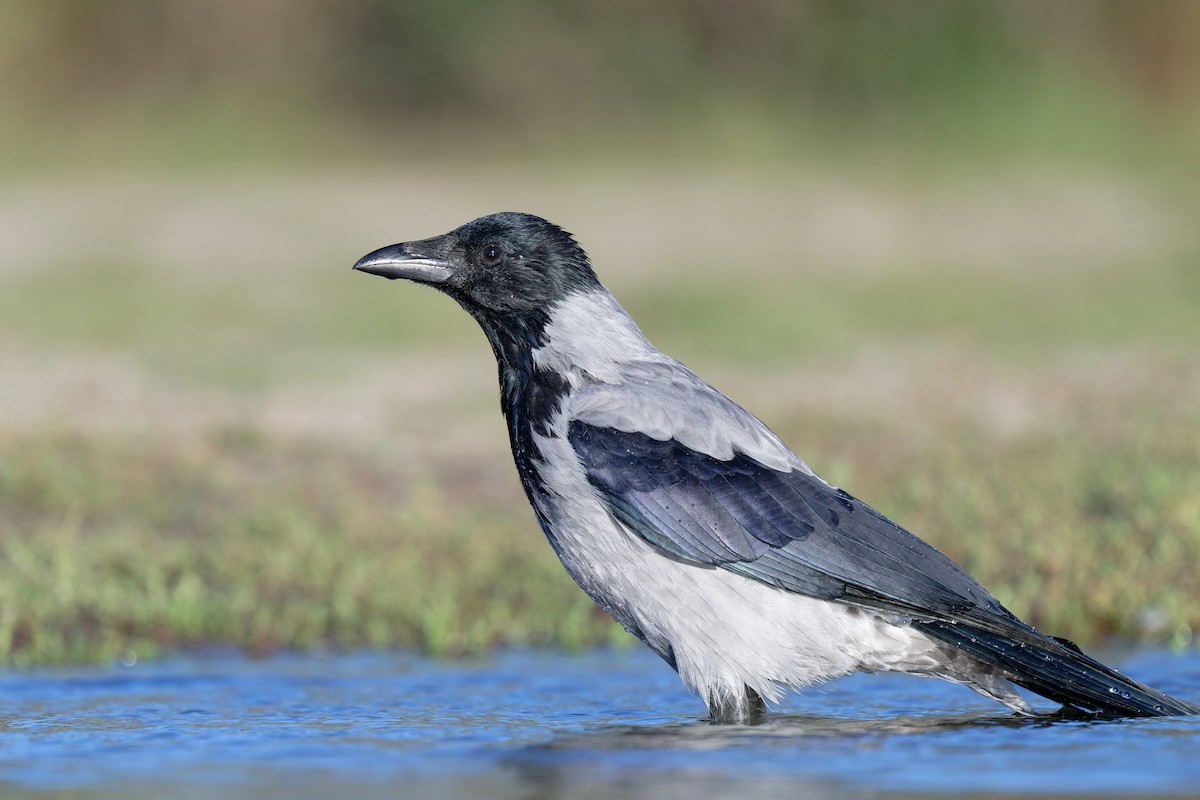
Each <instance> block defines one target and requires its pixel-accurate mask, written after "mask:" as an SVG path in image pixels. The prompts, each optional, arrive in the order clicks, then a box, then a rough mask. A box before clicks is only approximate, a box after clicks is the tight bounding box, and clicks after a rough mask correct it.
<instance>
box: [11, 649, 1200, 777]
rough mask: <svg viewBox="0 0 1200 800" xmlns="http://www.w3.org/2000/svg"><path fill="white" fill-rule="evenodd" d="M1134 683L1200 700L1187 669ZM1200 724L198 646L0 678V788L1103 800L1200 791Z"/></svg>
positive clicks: (1143, 663) (862, 681)
mask: <svg viewBox="0 0 1200 800" xmlns="http://www.w3.org/2000/svg"><path fill="white" fill-rule="evenodd" d="M1125 663H1126V664H1128V665H1129V669H1130V671H1131V672H1136V673H1137V674H1138V675H1139V676H1144V677H1145V679H1147V680H1149V681H1151V682H1152V683H1156V684H1161V685H1162V686H1164V688H1167V689H1170V690H1172V691H1173V692H1176V693H1178V694H1179V695H1181V696H1184V697H1200V656H1198V655H1197V654H1196V653H1185V654H1177V655H1171V654H1164V653H1147V654H1143V655H1141V656H1140V657H1139V659H1138V661H1137V663H1136V664H1132V663H1131V662H1130V661H1129V660H1128V659H1126V660H1125ZM1198 741H1200V720H1196V719H1151V720H1129V721H1119V722H1117V721H1111V720H1097V719H1079V718H1070V717H1065V716H1054V715H1050V716H1045V717H1037V718H1024V717H1016V716H1013V715H1010V714H1008V713H1007V712H1003V710H1002V709H1000V707H999V706H995V705H994V704H992V703H989V702H988V701H986V700H984V699H982V698H978V697H976V696H975V695H974V694H973V693H971V692H969V691H967V690H965V689H962V688H961V687H956V686H953V685H950V684H946V683H943V682H940V681H921V680H918V679H914V678H903V677H899V676H893V677H891V678H889V677H886V676H862V677H861V678H852V679H848V680H844V681H839V682H837V683H834V684H830V685H828V686H824V687H820V688H816V689H813V690H810V691H808V692H806V693H805V694H804V696H803V697H800V698H797V699H795V700H794V701H792V702H791V703H790V704H789V705H788V706H786V707H785V708H784V709H783V710H782V711H780V712H779V713H775V714H772V715H769V716H768V717H766V718H765V719H764V720H762V721H761V723H760V724H756V725H746V726H718V725H711V724H709V723H708V722H707V721H706V720H705V719H704V717H703V707H702V706H701V705H700V704H699V702H698V701H697V700H696V699H695V698H694V697H691V696H689V695H687V694H686V693H685V692H684V691H683V690H682V688H681V686H680V684H679V681H678V678H677V677H676V676H675V675H674V674H673V673H672V672H671V671H670V670H669V669H667V668H666V667H665V666H664V665H663V664H662V663H661V662H660V661H658V660H657V659H656V658H654V657H653V656H651V655H649V654H648V653H645V652H644V651H640V650H634V651H630V652H616V653H613V652H600V653H590V654H586V655H581V656H564V655H558V654H551V653H529V652H518V653H506V654H501V655H500V656H498V657H497V658H494V659H489V660H483V661H470V662H434V661H428V660H426V659H421V658H417V657H414V656H411V655H408V654H403V653H373V654H372V653H360V654H349V655H338V656H325V657H321V656H312V655H282V656H276V657H273V658H269V659H265V660H261V661H251V660H247V659H244V658H242V657H241V656H240V655H239V654H236V653H215V654H214V653H207V654H202V655H199V656H196V657H190V658H181V659H176V660H172V661H165V662H159V663H146V662H139V663H138V664H137V665H135V666H132V667H122V666H120V665H112V666H110V667H104V668H80V669H65V670H64V669H59V670H37V671H28V672H16V671H9V672H0V796H3V797H23V796H30V797H32V796H36V797H43V798H44V797H59V796H61V797H75V796H79V794H78V793H84V794H86V795H87V796H88V797H107V796H109V795H110V794H111V795H112V796H114V797H115V796H117V795H121V796H122V797H134V798H137V797H143V796H144V797H152V796H153V797H160V796H170V797H192V796H197V797H201V796H204V797H207V796H211V795H212V794H214V793H220V794H221V795H223V796H226V797H229V798H232V797H251V798H256V800H258V799H260V798H274V797H331V796H354V797H375V796H380V797H382V796H438V797H496V798H502V799H503V798H509V797H512V798H517V797H565V798H593V797H655V798H662V797H666V798H671V797H680V798H686V799H687V800H705V798H722V797H746V796H749V795H750V794H758V795H763V796H772V795H783V796H811V797H827V796H839V797H844V796H855V795H859V794H865V795H870V796H879V795H880V794H887V793H896V792H899V793H903V795H904V796H923V795H925V794H931V793H932V794H939V795H942V796H944V795H946V794H951V795H954V794H963V793H980V792H986V793H989V794H990V795H994V796H1027V795H1030V793H1036V792H1059V791H1070V792H1074V793H1079V792H1082V793H1084V794H1088V793H1098V792H1102V793H1104V794H1106V795H1108V796H1122V795H1127V796H1131V797H1132V796H1144V795H1146V794H1153V793H1162V792H1175V793H1181V792H1191V791H1193V790H1194V788H1195V786H1197V785H1200V766H1197V758H1196V752H1197V742H1198Z"/></svg>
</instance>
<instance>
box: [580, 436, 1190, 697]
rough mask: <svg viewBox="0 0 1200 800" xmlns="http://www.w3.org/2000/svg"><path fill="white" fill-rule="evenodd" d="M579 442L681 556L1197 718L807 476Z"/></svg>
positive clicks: (595, 467) (639, 523)
mask: <svg viewBox="0 0 1200 800" xmlns="http://www.w3.org/2000/svg"><path fill="white" fill-rule="evenodd" d="M568 438H569V441H570V443H571V445H572V447H573V448H574V450H575V452H576V454H577V455H578V456H579V460H580V462H581V464H582V465H583V468H584V470H585V472H586V474H587V479H588V481H589V482H590V483H591V485H592V486H593V487H595V488H596V490H598V491H599V493H600V495H601V496H602V497H603V498H604V500H605V501H606V502H607V504H608V506H609V508H610V509H611V511H612V513H613V515H614V516H615V517H616V518H617V519H618V520H620V521H621V522H622V523H624V524H625V525H626V526H628V527H629V528H630V529H631V530H633V531H634V532H636V533H637V534H638V535H639V536H641V537H642V538H644V539H645V540H646V541H648V542H650V543H652V544H654V545H656V546H658V547H659V548H661V549H662V550H664V551H666V552H667V553H670V554H672V555H674V556H676V557H678V558H680V559H683V560H685V561H691V562H694V563H698V564H707V565H715V566H719V567H722V568H724V569H727V570H730V571H732V572H736V573H738V574H741V575H745V576H747V577H750V578H754V579H756V580H759V581H762V582H764V583H768V584H771V585H773V586H777V587H779V588H781V589H785V590H787V591H792V592H797V593H799V594H804V595H808V596H811V597H818V598H822V599H826V600H839V601H842V602H849V603H855V604H859V605H864V606H869V607H874V608H878V609H880V610H883V611H886V612H888V613H893V614H900V615H903V616H904V617H905V618H907V619H908V620H909V621H910V622H911V623H912V624H913V625H914V626H917V627H919V628H920V629H921V630H922V631H924V632H925V633H927V634H928V635H930V636H932V637H934V638H936V639H939V640H942V641H945V642H947V643H949V644H952V645H954V646H956V647H959V648H961V649H963V650H965V651H966V652H968V653H970V654H971V655H972V656H974V657H976V658H978V659H979V660H981V661H983V662H985V663H989V664H992V665H994V666H997V667H1000V668H1002V669H1004V670H1006V671H1007V672H1009V673H1010V678H1011V679H1012V680H1013V681H1014V682H1016V683H1018V684H1020V685H1022V686H1025V687H1026V688H1028V689H1031V690H1032V691H1035V692H1037V693H1038V694H1042V695H1044V696H1046V697H1049V698H1051V699H1053V700H1056V701H1058V702H1061V703H1066V704H1070V705H1074V706H1078V707H1080V708H1086V709H1094V710H1099V711H1105V712H1110V713H1117V714H1122V715H1158V714H1193V713H1200V708H1198V707H1196V706H1193V705H1191V704H1189V703H1186V702H1183V701H1179V700H1176V699H1174V698H1171V697H1169V696H1167V695H1165V694H1163V693H1161V692H1159V691H1157V690H1155V689H1152V688H1150V687H1147V686H1143V685H1142V684H1139V683H1137V682H1136V681H1132V680H1130V679H1129V678H1126V677H1124V676H1122V675H1120V674H1119V673H1117V672H1115V671H1114V670H1112V669H1110V668H1108V667H1106V666H1104V665H1103V664H1100V663H1099V662H1097V661H1095V660H1094V659H1091V658H1089V657H1088V656H1086V655H1084V654H1083V653H1081V652H1080V651H1079V649H1078V648H1077V647H1075V646H1074V645H1073V644H1071V643H1070V642H1067V641H1065V640H1059V639H1055V638H1053V637H1049V636H1045V635H1043V634H1041V633H1039V632H1038V631H1036V630H1034V629H1033V628H1031V627H1030V626H1028V625H1026V624H1025V623H1023V622H1021V621H1020V620H1019V619H1018V618H1017V617H1016V616H1014V615H1013V614H1012V613H1011V612H1009V611H1008V609H1006V608H1004V606H1002V605H1001V604H1000V603H999V601H997V600H996V599H995V598H994V597H992V596H991V594H989V593H988V592H987V590H986V589H984V588H983V586H981V585H980V584H979V583H978V582H977V581H976V580H975V579H974V578H972V577H971V576H970V575H968V574H967V573H966V571H964V570H963V569H962V568H961V567H959V566H958V565H957V564H955V563H954V562H953V561H951V560H950V559H948V558H946V557H945V556H944V555H942V554H941V553H940V552H938V551H937V550H936V549H934V548H933V547H931V546H930V545H928V544H926V543H925V542H923V541H922V540H920V539H918V538H917V537H916V536H914V535H912V534H911V533H909V532H908V531H906V530H904V529H903V528H901V527H900V526H899V525H896V524H895V523H894V522H892V521H891V520H889V519H888V518H887V517H885V516H883V515H882V514H880V513H878V512H877V511H875V510H874V509H872V508H871V507H870V506H867V505H866V504H864V503H861V502H859V501H858V500H857V499H855V498H854V497H852V496H851V495H849V494H847V493H846V492H844V491H842V490H841V489H837V488H835V487H833V486H830V485H829V484H827V483H825V482H824V481H822V480H821V479H820V478H818V477H816V476H815V475H813V474H811V473H809V472H806V471H803V470H800V469H795V470H792V471H790V472H782V471H779V470H775V469H771V468H769V467H767V466H764V465H763V464H761V463H759V462H758V461H755V460H754V459H753V458H750V457H749V456H747V455H745V454H741V453H737V452H735V453H734V454H733V456H732V457H731V458H729V459H724V460H722V459H717V458H715V457H713V456H710V455H707V454H704V453H700V452H697V451H695V450H692V449H690V448H688V447H685V446H683V445H682V444H680V443H679V442H677V441H675V440H673V439H668V440H666V441H662V440H658V439H654V438H652V437H650V436H648V435H646V434H643V433H630V432H626V431H620V430H616V429H614V428H610V427H603V426H595V425H590V424H588V423H586V422H583V421H581V420H574V421H572V422H571V424H570V427H569V430H568Z"/></svg>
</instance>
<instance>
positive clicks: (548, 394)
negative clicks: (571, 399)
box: [472, 311, 569, 509]
mask: <svg viewBox="0 0 1200 800" xmlns="http://www.w3.org/2000/svg"><path fill="white" fill-rule="evenodd" d="M472 316H474V317H475V319H476V320H477V321H478V322H479V325H480V327H481V328H483V332H484V334H485V335H486V336H487V339H488V343H489V344H491V346H492V352H493V353H494V354H495V356H496V364H497V367H498V369H499V378H500V408H501V410H502V411H503V412H504V418H505V420H506V421H507V423H508V437H509V443H510V444H511V445H512V452H513V459H514V460H515V461H516V465H517V472H518V473H519V474H520V476H521V483H522V485H523V486H524V487H525V491H526V493H527V494H528V495H529V498H530V501H533V500H534V497H535V496H536V495H540V494H541V492H542V489H541V486H542V482H541V479H540V477H539V476H538V472H537V470H538V465H539V464H540V463H541V461H542V453H541V451H540V450H539V449H538V447H537V444H536V443H535V442H534V439H533V435H534V434H535V433H537V434H540V435H542V436H547V435H550V421H551V419H552V418H553V416H554V414H555V413H556V412H557V411H558V408H559V406H560V404H561V403H562V399H563V397H564V396H565V395H566V394H567V391H568V388H569V387H568V384H567V382H566V380H564V379H563V377H562V376H561V375H560V374H559V373H557V372H555V371H553V370H547V369H542V368H540V367H538V366H537V365H536V364H534V362H533V351H534V350H536V349H537V348H539V347H541V346H542V345H544V344H545V342H546V339H545V330H546V326H547V324H548V323H549V321H550V317H549V315H548V314H546V313H545V312H544V311H538V312H534V313H532V314H523V315H521V316H519V317H495V316H490V315H489V316H485V315H483V314H475V313H472ZM533 505H534V508H535V509H536V508H537V507H538V505H539V504H538V503H536V502H534V503H533Z"/></svg>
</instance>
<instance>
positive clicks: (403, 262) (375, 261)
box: [354, 237, 454, 285]
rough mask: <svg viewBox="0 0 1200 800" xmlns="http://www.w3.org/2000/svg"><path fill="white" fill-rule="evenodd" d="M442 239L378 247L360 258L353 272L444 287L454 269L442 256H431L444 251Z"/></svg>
mask: <svg viewBox="0 0 1200 800" xmlns="http://www.w3.org/2000/svg"><path fill="white" fill-rule="evenodd" d="M441 239H442V237H438V238H437V239H425V240H424V241H420V242H401V243H400V244H393V245H389V246H388V247H381V248H379V249H378V250H376V251H375V252H373V253H367V254H366V255H365V256H363V257H362V258H360V259H359V260H358V262H357V263H355V265H354V268H355V269H357V270H360V271H362V272H369V273H370V274H372V275H380V276H382V277H384V278H389V279H395V278H407V279H408V280H410V281H419V282H420V283H431V284H435V285H436V284H439V283H445V282H446V281H447V280H449V278H450V276H451V275H453V274H454V265H453V264H451V263H450V262H449V261H447V260H446V259H445V258H444V257H442V256H438V255H431V254H430V253H431V252H434V253H436V252H439V251H444V250H445V246H444V245H445V243H444V242H443V241H441ZM438 245H441V246H438Z"/></svg>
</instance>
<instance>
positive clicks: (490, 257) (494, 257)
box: [479, 244, 504, 267]
mask: <svg viewBox="0 0 1200 800" xmlns="http://www.w3.org/2000/svg"><path fill="white" fill-rule="evenodd" d="M503 259H504V251H503V250H501V249H500V247H499V246H497V245H494V244H489V245H484V247H483V249H482V250H481V251H479V260H480V261H482V262H483V265H484V266H485V267H494V266H496V265H497V264H499V263H500V262H501V261H502V260H503Z"/></svg>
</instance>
